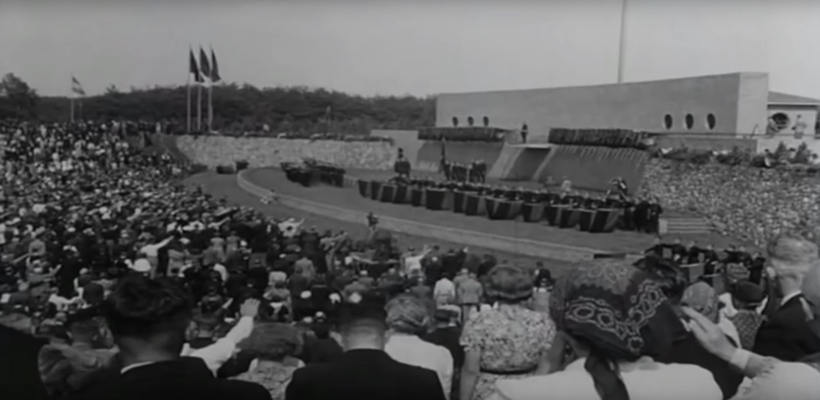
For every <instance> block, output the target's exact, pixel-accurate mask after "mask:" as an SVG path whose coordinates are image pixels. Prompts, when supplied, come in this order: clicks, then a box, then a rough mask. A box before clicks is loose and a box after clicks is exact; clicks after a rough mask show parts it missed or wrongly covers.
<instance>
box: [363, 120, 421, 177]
mask: <svg viewBox="0 0 820 400" xmlns="http://www.w3.org/2000/svg"><path fill="white" fill-rule="evenodd" d="M370 136H375V137H383V138H389V139H392V140H393V147H395V149H396V152H398V149H404V156H405V157H406V158H407V159H408V160H410V162H413V163H414V164H413V168H415V167H416V165H415V161H416V159H418V156H419V149H421V145H423V144H424V142H423V141H421V140H419V132H418V131H410V130H407V131H404V130H392V129H373V130H371V131H370Z"/></svg>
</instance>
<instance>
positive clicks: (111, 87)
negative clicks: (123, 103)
mask: <svg viewBox="0 0 820 400" xmlns="http://www.w3.org/2000/svg"><path fill="white" fill-rule="evenodd" d="M105 94H107V95H115V94H120V89H119V88H118V87H117V85H113V84H112V85H108V87H106V88H105Z"/></svg>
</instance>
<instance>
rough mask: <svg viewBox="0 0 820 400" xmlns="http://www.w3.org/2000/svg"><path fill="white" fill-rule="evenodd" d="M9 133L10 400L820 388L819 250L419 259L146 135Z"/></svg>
mask: <svg viewBox="0 0 820 400" xmlns="http://www.w3.org/2000/svg"><path fill="white" fill-rule="evenodd" d="M0 126H1V127H0V135H2V138H1V139H0V146H2V148H0V153H1V154H2V157H3V159H2V181H3V190H2V198H0V206H2V209H0V217H1V218H0V247H1V248H2V258H0V263H2V268H0V296H1V297H0V310H1V311H2V313H1V314H0V354H2V356H0V393H2V394H4V395H5V394H12V395H11V396H10V397H4V398H12V399H17V398H19V399H60V398H67V399H112V398H117V399H146V398H154V399H158V400H159V399H182V398H196V399H230V398H248V399H260V400H261V399H288V400H303V399H335V398H341V399H348V398H360V399H384V398H392V399H408V400H409V399H450V400H457V399H459V400H487V399H489V400H519V399H520V400H524V399H545V398H546V399H549V398H555V399H602V400H625V399H638V400H640V399H667V398H671V399H689V398H698V399H706V400H708V399H714V400H718V399H737V400H741V399H743V400H746V399H760V400H764V399H774V398H778V399H794V400H810V399H812V400H813V399H816V398H817V396H818V393H820V314H818V313H820V307H818V306H819V305H820V265H818V264H819V263H820V260H819V257H820V254H818V248H817V246H816V244H814V243H812V242H811V241H809V240H807V239H805V238H803V237H801V236H797V235H787V234H782V235H777V236H775V237H772V238H771V239H770V240H769V242H768V243H769V246H768V248H767V251H766V254H765V258H764V255H763V254H748V253H747V252H746V250H745V249H744V248H731V249H726V250H723V249H715V248H713V247H712V246H710V245H709V244H708V243H706V244H698V243H689V244H687V245H684V244H681V243H680V242H674V243H669V242H667V243H662V242H658V243H657V245H656V246H653V247H652V248H651V249H648V250H647V252H646V254H645V256H644V257H643V258H642V259H641V260H640V261H639V262H637V263H630V262H627V261H626V260H624V259H618V258H610V259H600V260H589V261H584V262H580V263H578V264H577V265H573V266H571V267H570V268H569V269H568V270H567V271H566V272H565V273H563V274H561V275H560V276H558V277H557V279H556V278H555V277H553V274H552V273H551V271H550V270H549V269H546V268H544V267H543V266H541V265H516V264H514V263H510V262H507V261H506V260H497V259H495V258H494V257H493V256H492V255H477V254H474V253H473V252H472V251H470V250H469V249H453V250H442V249H441V248H439V247H438V246H436V245H435V244H433V243H431V246H429V247H425V248H424V249H409V248H406V249H403V248H401V247H400V243H396V242H395V240H393V238H392V236H391V235H390V234H389V233H388V232H386V231H384V230H382V229H380V228H379V226H378V219H377V217H375V216H373V215H370V216H369V217H368V219H367V221H362V223H367V224H368V226H369V227H370V230H369V231H370V234H369V236H368V237H366V238H361V239H357V238H353V237H350V236H349V235H348V234H346V233H345V232H342V231H339V230H334V229H333V227H323V228H324V229H327V228H330V230H324V231H320V229H319V228H318V227H313V226H310V223H309V221H304V220H302V221H296V220H294V219H288V220H274V219H271V218H269V217H267V216H265V215H262V214H261V213H259V212H257V211H255V210H253V209H250V208H242V207H232V206H230V205H229V204H227V203H226V202H225V201H223V200H219V199H214V198H211V197H210V196H208V195H207V194H205V193H203V192H202V191H201V190H200V189H198V188H190V187H187V188H186V187H185V186H184V185H182V184H181V182H180V179H179V178H182V177H184V176H185V175H186V168H187V167H186V165H185V164H184V163H181V162H180V161H179V160H177V159H175V158H174V157H172V156H171V155H168V154H156V153H147V152H144V151H141V149H140V148H138V147H137V146H133V145H131V144H129V143H130V142H131V140H129V135H133V134H135V133H136V134H138V133H139V129H134V130H130V131H129V130H128V129H121V128H119V127H114V126H113V125H112V124H107V125H106V124H99V123H77V124H48V125H39V124H25V123H20V122H7V123H4V124H0ZM135 126H136V127H137V128H138V125H135ZM795 207H801V206H800V205H796V206H795ZM692 264H699V265H701V266H702V271H701V270H695V271H696V272H695V273H693V272H692V271H693V270H692ZM815 316H818V317H817V318H815Z"/></svg>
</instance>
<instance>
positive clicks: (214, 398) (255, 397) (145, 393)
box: [68, 357, 271, 400]
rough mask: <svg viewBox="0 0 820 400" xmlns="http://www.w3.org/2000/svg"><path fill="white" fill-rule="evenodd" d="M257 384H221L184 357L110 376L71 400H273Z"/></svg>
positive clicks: (199, 364) (196, 361)
mask: <svg viewBox="0 0 820 400" xmlns="http://www.w3.org/2000/svg"><path fill="white" fill-rule="evenodd" d="M270 398H271V396H270V393H269V392H268V391H267V389H265V388H264V387H262V386H261V385H258V384H256V383H250V382H242V381H234V380H219V379H217V378H216V377H214V375H213V373H212V372H211V371H210V370H209V369H208V367H207V366H206V365H205V362H204V361H202V360H201V359H199V358H192V357H182V358H180V359H177V360H172V361H162V362H158V363H154V364H150V365H145V366H141V367H137V368H134V369H132V370H129V371H126V372H125V373H124V374H120V373H117V371H114V373H109V374H108V375H107V376H106V379H104V380H96V381H95V382H94V383H93V384H91V385H90V386H89V387H88V388H87V389H86V390H84V391H82V392H80V393H77V394H75V395H72V396H70V397H68V399H70V400H104V399H105V400H110V399H117V400H144V399H151V400H189V399H197V400H224V399H243V400H270Z"/></svg>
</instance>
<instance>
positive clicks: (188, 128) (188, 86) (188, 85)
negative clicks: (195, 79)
mask: <svg viewBox="0 0 820 400" xmlns="http://www.w3.org/2000/svg"><path fill="white" fill-rule="evenodd" d="M191 51H192V50H191V49H190V47H189V48H188V68H186V69H187V70H188V79H186V80H185V86H186V87H187V88H188V119H187V121H188V125H187V130H186V131H185V132H186V133H191V65H190V63H191V60H190V57H191V56H190V54H191Z"/></svg>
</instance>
